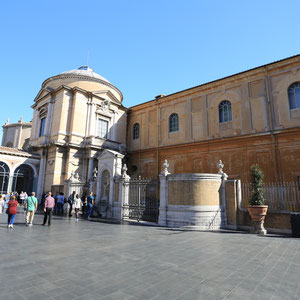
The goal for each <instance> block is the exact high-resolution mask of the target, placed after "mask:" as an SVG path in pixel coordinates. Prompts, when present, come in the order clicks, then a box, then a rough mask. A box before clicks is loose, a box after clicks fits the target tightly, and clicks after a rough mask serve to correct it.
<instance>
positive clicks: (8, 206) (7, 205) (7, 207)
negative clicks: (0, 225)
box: [6, 200, 16, 214]
mask: <svg viewBox="0 0 300 300" xmlns="http://www.w3.org/2000/svg"><path fill="white" fill-rule="evenodd" d="M15 202H16V200H15V201H14V202H13V203H15ZM7 206H8V207H7V209H6V213H7V214H9V211H8V210H9V208H10V207H11V205H8V204H7Z"/></svg>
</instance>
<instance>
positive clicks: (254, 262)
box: [0, 213, 300, 300]
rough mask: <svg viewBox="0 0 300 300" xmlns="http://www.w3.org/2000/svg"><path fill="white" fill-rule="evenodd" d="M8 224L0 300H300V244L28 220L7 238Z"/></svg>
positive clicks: (2, 226) (1, 228)
mask: <svg viewBox="0 0 300 300" xmlns="http://www.w3.org/2000/svg"><path fill="white" fill-rule="evenodd" d="M6 218H7V216H6V215H4V214H2V215H0V240H1V243H0V251H1V260H0V282H1V284H0V286H1V288H0V300H3V299H16V300H22V299H30V300H32V299H51V300H60V299H63V300H69V299H76V300H78V299H101V300H102V299H106V300H116V299H126V300H127V299H131V300H136V299H142V300H146V299H151V300H153V299H156V300H159V299H163V300H168V299H173V300H175V299H181V300H189V299H191V300H192V299H204V300H209V299H214V300H216V299H231V300H232V299H248V298H249V299H260V300H262V299H273V300H274V299H275V300H276V299H298V298H300V297H299V293H300V283H299V278H300V259H299V257H300V241H299V239H292V238H286V237H279V236H276V237H273V236H266V237H263V238H262V237H259V236H256V235H250V234H245V233H230V232H228V233H226V234H224V233H221V232H197V231H193V232H189V231H183V230H178V229H165V228H160V227H148V226H131V225H120V224H109V223H97V222H88V221H83V220H81V221H80V222H78V223H76V222H75V220H74V219H69V218H60V217H59V218H58V217H55V218H54V219H53V223H52V226H51V227H47V226H46V227H43V226H38V225H35V226H33V227H32V228H28V227H26V226H25V225H24V223H23V220H24V215H23V214H22V213H19V214H18V215H17V217H16V224H15V226H14V229H13V230H8V229H7V228H6ZM41 223H42V215H36V217H35V224H41ZM11 278H13V279H14V280H15V283H14V286H13V287H12V286H11V281H10V279H11Z"/></svg>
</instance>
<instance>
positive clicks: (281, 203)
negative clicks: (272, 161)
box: [242, 182, 300, 212]
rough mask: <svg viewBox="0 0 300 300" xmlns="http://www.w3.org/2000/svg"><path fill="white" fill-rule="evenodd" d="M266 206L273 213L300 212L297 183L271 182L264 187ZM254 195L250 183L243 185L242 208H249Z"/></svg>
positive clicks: (299, 194)
mask: <svg viewBox="0 0 300 300" xmlns="http://www.w3.org/2000/svg"><path fill="white" fill-rule="evenodd" d="M263 189H264V195H265V204H266V205H268V206H269V210H271V211H292V212H294V211H299V210H300V191H299V185H298V183H297V182H270V183H264V185H263ZM251 195H252V189H251V184H250V183H248V182H247V183H242V207H243V208H247V205H248V201H249V199H250V197H251Z"/></svg>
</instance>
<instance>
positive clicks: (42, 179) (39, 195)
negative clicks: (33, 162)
mask: <svg viewBox="0 0 300 300" xmlns="http://www.w3.org/2000/svg"><path fill="white" fill-rule="evenodd" d="M45 168H46V158H45V157H42V158H41V160H40V168H39V178H38V184H37V191H36V195H37V198H38V200H39V204H40V203H41V201H42V196H43V190H44V183H45Z"/></svg>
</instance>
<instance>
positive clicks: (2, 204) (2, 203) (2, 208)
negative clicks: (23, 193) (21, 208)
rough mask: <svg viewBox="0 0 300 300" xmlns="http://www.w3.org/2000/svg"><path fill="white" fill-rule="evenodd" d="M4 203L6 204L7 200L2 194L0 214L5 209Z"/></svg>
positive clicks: (0, 197)
mask: <svg viewBox="0 0 300 300" xmlns="http://www.w3.org/2000/svg"><path fill="white" fill-rule="evenodd" d="M4 204H5V201H4V199H3V196H2V195H0V214H2V213H3V211H4Z"/></svg>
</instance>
